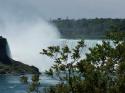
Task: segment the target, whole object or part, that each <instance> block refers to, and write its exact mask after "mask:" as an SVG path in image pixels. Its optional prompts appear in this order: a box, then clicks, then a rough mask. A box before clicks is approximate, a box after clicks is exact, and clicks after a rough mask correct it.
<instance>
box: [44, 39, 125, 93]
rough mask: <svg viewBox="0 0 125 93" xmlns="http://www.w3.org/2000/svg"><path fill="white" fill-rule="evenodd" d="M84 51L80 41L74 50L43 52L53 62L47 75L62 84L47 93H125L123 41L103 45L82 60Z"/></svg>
mask: <svg viewBox="0 0 125 93" xmlns="http://www.w3.org/2000/svg"><path fill="white" fill-rule="evenodd" d="M120 38H121V37H120ZM84 47H85V45H84V42H83V41H80V42H78V44H77V46H76V47H75V48H73V49H70V48H69V47H68V46H67V45H65V46H64V47H59V46H51V47H48V49H46V50H45V49H43V52H42V54H44V55H47V56H49V57H50V58H53V59H54V65H53V66H52V67H51V68H50V70H49V71H46V72H47V73H48V74H49V75H51V76H53V77H55V78H57V79H59V80H60V81H61V82H60V84H57V85H56V86H55V87H53V88H51V89H50V90H49V93H125V41H124V40H123V39H117V42H116V39H115V40H112V41H102V44H97V45H96V46H95V47H93V48H89V51H90V53H87V54H86V58H82V56H81V52H82V49H83V48H84Z"/></svg>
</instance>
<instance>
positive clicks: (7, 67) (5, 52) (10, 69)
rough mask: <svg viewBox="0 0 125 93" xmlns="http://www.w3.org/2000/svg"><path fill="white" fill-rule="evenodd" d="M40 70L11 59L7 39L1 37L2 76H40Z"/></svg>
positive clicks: (0, 63) (0, 60) (0, 68)
mask: <svg viewBox="0 0 125 93" xmlns="http://www.w3.org/2000/svg"><path fill="white" fill-rule="evenodd" d="M38 73H39V70H38V68H36V67H34V66H29V65H26V64H24V63H21V62H19V61H15V60H13V59H12V58H11V53H10V49H9V46H8V42H7V39H6V38H3V37H2V36H0V74H38Z"/></svg>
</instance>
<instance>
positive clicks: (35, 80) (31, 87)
mask: <svg viewBox="0 0 125 93" xmlns="http://www.w3.org/2000/svg"><path fill="white" fill-rule="evenodd" d="M31 80H32V81H31V82H28V77H27V76H22V77H21V78H20V81H21V82H22V83H23V84H26V85H27V87H28V88H27V92H28V93H40V90H39V87H40V82H39V75H38V74H34V75H33V76H32V79H31Z"/></svg>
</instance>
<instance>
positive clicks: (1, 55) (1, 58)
mask: <svg viewBox="0 0 125 93" xmlns="http://www.w3.org/2000/svg"><path fill="white" fill-rule="evenodd" d="M0 63H3V64H11V63H12V60H11V58H10V51H9V47H8V42H7V40H6V39H5V38H3V37H2V36H0Z"/></svg>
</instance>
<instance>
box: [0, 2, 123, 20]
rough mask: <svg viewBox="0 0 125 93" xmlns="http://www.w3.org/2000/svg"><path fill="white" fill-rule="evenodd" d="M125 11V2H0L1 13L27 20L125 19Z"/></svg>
mask: <svg viewBox="0 0 125 93" xmlns="http://www.w3.org/2000/svg"><path fill="white" fill-rule="evenodd" d="M124 9H125V0H0V12H2V13H3V12H4V13H6V16H7V14H8V12H9V13H15V15H16V16H24V17H26V16H27V18H28V16H30V17H34V16H39V17H42V18H44V19H50V18H52V19H54V18H66V17H69V18H76V19H78V18H96V17H99V18H102V17H103V18H124V17H125V12H124ZM24 14H25V15H24Z"/></svg>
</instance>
